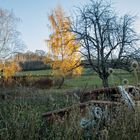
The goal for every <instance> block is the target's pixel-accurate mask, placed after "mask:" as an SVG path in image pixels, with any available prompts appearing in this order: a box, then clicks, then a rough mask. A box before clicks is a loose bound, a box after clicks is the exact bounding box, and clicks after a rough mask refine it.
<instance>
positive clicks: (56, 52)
mask: <svg viewBox="0 0 140 140" xmlns="http://www.w3.org/2000/svg"><path fill="white" fill-rule="evenodd" d="M49 21H50V23H51V27H52V29H53V33H52V34H51V35H50V37H49V40H47V43H48V47H49V59H48V58H47V60H52V69H53V74H54V75H59V76H60V75H61V76H67V75H70V74H72V75H80V74H81V72H82V67H81V66H79V65H80V54H79V53H78V51H79V48H80V45H79V43H78V42H77V41H76V40H75V35H74V34H73V33H72V32H70V31H69V29H70V20H69V18H66V17H65V14H64V12H63V11H62V9H61V8H60V7H58V8H57V9H55V10H54V11H53V13H52V14H51V15H50V16H49Z"/></svg>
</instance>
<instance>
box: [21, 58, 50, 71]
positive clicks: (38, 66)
mask: <svg viewBox="0 0 140 140" xmlns="http://www.w3.org/2000/svg"><path fill="white" fill-rule="evenodd" d="M19 65H20V67H21V69H22V70H23V71H28V70H44V69H50V66H49V65H46V64H44V62H43V61H38V60H34V61H33V60H32V61H25V62H19Z"/></svg>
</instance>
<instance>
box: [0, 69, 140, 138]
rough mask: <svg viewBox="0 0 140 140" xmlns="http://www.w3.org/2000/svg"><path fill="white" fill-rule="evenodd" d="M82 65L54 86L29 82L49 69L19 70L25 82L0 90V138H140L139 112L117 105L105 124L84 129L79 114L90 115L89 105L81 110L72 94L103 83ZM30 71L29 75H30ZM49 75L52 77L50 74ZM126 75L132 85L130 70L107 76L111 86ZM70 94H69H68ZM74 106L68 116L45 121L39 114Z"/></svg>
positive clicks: (81, 115)
mask: <svg viewBox="0 0 140 140" xmlns="http://www.w3.org/2000/svg"><path fill="white" fill-rule="evenodd" d="M89 71H90V69H85V70H84V73H83V74H82V75H81V76H77V77H67V78H66V79H65V82H64V85H63V86H62V88H61V89H57V86H53V87H50V88H47V89H46V88H42V87H41V88H40V87H34V86H32V84H31V83H32V82H33V81H35V80H37V79H41V78H42V76H41V75H43V77H44V75H45V76H46V77H47V75H49V74H50V71H36V72H32V71H30V72H27V73H25V72H20V73H17V75H18V76H19V75H20V76H21V75H27V74H29V73H30V77H29V78H28V83H30V86H29V85H28V86H27V85H22V84H20V83H18V84H15V85H12V86H10V85H9V86H5V87H3V88H1V92H0V96H1V98H0V139H1V140H19V139H20V140H38V139H40V140H53V139H54V140H62V139H64V140H66V139H68V140H71V139H75V140H77V139H81V140H82V139H104V138H106V139H125V140H129V139H130V140H132V139H136V140H138V139H139V138H140V112H139V108H137V109H136V110H135V111H133V110H130V109H128V108H127V107H125V106H124V107H123V106H121V107H119V112H117V113H115V112H113V111H111V112H110V114H113V115H115V117H112V118H111V120H110V122H109V124H108V125H106V127H104V125H103V122H100V121H99V122H98V124H96V125H99V124H100V125H101V124H102V125H101V126H100V127H101V128H100V130H101V131H99V130H98V129H96V128H97V127H96V128H94V127H92V128H90V129H89V130H85V129H83V128H82V127H81V126H80V121H81V119H82V118H85V117H86V118H89V117H90V115H89V109H88V108H87V109H86V111H85V112H84V113H81V112H80V110H79V109H78V108H77V107H76V105H77V104H78V103H79V100H78V99H77V98H75V97H74V96H72V95H73V93H74V92H83V91H90V90H93V89H96V88H99V87H101V85H102V83H101V80H100V79H99V77H98V76H97V75H96V74H95V73H89ZM31 75H32V76H31ZM51 78H52V77H51ZM126 78H127V79H128V81H129V84H131V85H135V82H136V81H135V78H134V74H133V73H128V72H126V71H122V70H115V72H114V74H113V75H111V76H110V77H109V81H110V83H109V84H110V86H116V85H122V80H123V79H126ZM69 95H71V96H69ZM69 106H73V111H72V112H71V114H70V117H69V119H68V120H67V119H63V120H62V119H59V118H58V119H56V121H54V122H53V123H48V122H46V121H45V119H44V118H42V114H44V113H45V112H48V111H53V110H56V109H61V108H64V107H69Z"/></svg>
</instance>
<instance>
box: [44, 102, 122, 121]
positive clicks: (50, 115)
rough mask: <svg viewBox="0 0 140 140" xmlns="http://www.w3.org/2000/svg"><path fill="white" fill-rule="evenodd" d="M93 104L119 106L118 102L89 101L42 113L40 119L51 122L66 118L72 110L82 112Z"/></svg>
mask: <svg viewBox="0 0 140 140" xmlns="http://www.w3.org/2000/svg"><path fill="white" fill-rule="evenodd" d="M93 104H104V105H121V103H120V102H111V101H99V100H92V101H89V102H85V103H80V104H77V105H73V106H70V107H66V108H63V109H59V110H54V111H50V112H47V113H44V114H43V115H42V117H43V118H44V119H45V120H47V121H49V120H52V119H53V118H54V117H55V116H59V117H60V118H62V117H64V116H65V115H67V116H68V115H69V113H70V112H71V111H72V110H74V109H75V108H80V109H81V110H82V109H85V108H86V107H87V106H90V105H93Z"/></svg>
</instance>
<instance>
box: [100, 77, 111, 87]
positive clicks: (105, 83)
mask: <svg viewBox="0 0 140 140" xmlns="http://www.w3.org/2000/svg"><path fill="white" fill-rule="evenodd" d="M102 84H103V86H104V87H108V86H109V85H108V77H103V78H102Z"/></svg>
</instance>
